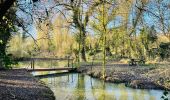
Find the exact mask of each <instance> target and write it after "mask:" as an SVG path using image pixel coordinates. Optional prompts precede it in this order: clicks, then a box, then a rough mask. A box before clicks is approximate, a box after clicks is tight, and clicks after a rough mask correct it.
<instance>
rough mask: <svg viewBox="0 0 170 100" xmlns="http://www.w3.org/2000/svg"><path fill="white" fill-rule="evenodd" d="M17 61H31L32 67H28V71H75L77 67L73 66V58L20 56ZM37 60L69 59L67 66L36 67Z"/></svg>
mask: <svg viewBox="0 0 170 100" xmlns="http://www.w3.org/2000/svg"><path fill="white" fill-rule="evenodd" d="M17 61H20V62H22V61H30V63H31V68H27V70H28V71H31V72H33V71H68V72H71V71H75V70H76V68H75V67H74V66H73V58H69V57H67V58H20V59H17ZM36 61H67V66H66V67H59V68H35V62H36Z"/></svg>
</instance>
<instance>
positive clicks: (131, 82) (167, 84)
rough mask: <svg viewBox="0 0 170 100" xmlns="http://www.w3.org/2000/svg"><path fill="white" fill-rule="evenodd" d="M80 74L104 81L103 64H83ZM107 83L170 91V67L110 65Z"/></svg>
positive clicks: (165, 65)
mask: <svg viewBox="0 0 170 100" xmlns="http://www.w3.org/2000/svg"><path fill="white" fill-rule="evenodd" d="M78 72H81V73H85V74H88V75H90V76H92V77H96V78H100V79H102V65H101V64H93V65H92V64H82V65H81V67H80V68H78ZM105 81H109V82H113V83H125V84H126V86H129V87H132V88H141V89H167V90H170V65H169V64H157V65H147V66H129V65H128V64H122V63H119V64H118V63H117V64H116V63H109V64H107V66H106V77H105Z"/></svg>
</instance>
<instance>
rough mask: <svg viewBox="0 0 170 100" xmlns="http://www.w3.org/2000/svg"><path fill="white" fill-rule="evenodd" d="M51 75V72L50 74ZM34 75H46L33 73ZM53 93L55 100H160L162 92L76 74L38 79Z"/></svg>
mask: <svg viewBox="0 0 170 100" xmlns="http://www.w3.org/2000/svg"><path fill="white" fill-rule="evenodd" d="M51 73H53V72H51ZM33 74H34V75H37V74H39V75H41V74H47V72H44V73H42V72H41V73H38V72H36V73H33ZM39 78H40V79H41V80H42V81H44V82H45V83H46V84H47V85H48V86H49V87H50V88H51V90H52V91H53V92H54V94H55V97H56V100H161V96H162V94H163V91H161V90H147V89H132V88H128V87H125V85H124V84H113V83H108V82H103V81H102V80H99V79H96V78H91V77H90V76H88V75H82V74H78V73H66V74H55V75H49V76H42V77H39Z"/></svg>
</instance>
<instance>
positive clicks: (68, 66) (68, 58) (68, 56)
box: [68, 56, 70, 67]
mask: <svg viewBox="0 0 170 100" xmlns="http://www.w3.org/2000/svg"><path fill="white" fill-rule="evenodd" d="M69 62H70V61H69V56H68V67H70V65H69Z"/></svg>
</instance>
